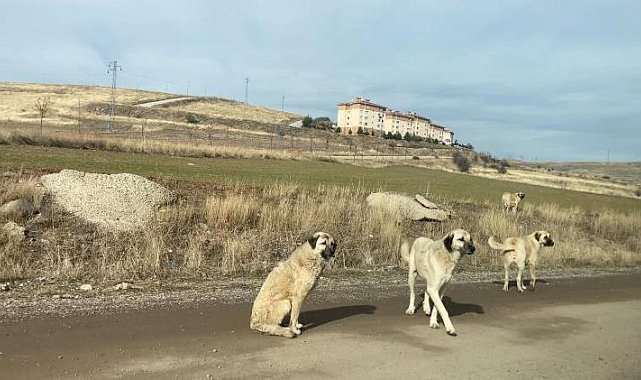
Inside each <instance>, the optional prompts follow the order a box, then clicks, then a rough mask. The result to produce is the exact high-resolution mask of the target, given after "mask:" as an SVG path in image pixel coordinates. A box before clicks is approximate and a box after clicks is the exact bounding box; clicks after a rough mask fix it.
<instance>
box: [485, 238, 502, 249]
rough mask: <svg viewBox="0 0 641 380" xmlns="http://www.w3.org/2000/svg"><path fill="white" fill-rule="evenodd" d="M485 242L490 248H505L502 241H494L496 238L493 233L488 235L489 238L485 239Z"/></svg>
mask: <svg viewBox="0 0 641 380" xmlns="http://www.w3.org/2000/svg"><path fill="white" fill-rule="evenodd" d="M487 244H488V245H489V246H490V247H491V248H492V249H501V250H505V245H503V244H502V243H499V242H498V241H496V238H495V237H494V236H493V235H490V238H489V239H487Z"/></svg>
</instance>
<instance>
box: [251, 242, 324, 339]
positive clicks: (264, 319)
mask: <svg viewBox="0 0 641 380" xmlns="http://www.w3.org/2000/svg"><path fill="white" fill-rule="evenodd" d="M335 250H336V243H335V242H334V238H332V237H331V236H330V235H329V234H326V233H324V232H316V233H315V234H314V235H313V236H312V237H311V238H309V240H308V241H306V242H305V243H303V244H302V245H300V246H298V248H296V249H295V250H294V252H292V254H291V256H290V257H289V258H288V259H287V260H285V261H281V262H280V263H278V265H276V267H275V268H274V269H273V270H272V271H271V272H270V273H269V275H268V276H267V279H266V280H265V282H264V283H263V286H262V287H261V288H260V291H259V292H258V295H257V296H256V300H254V306H253V307H252V315H251V320H250V324H249V327H250V328H251V329H252V330H256V331H260V332H263V333H267V334H270V335H277V336H284V337H287V338H293V337H295V336H297V335H299V334H300V333H301V331H300V329H301V327H303V325H302V324H300V323H298V316H299V314H300V309H301V306H302V304H303V301H305V298H306V297H307V294H309V292H310V291H311V290H312V289H313V288H314V286H315V285H316V281H317V280H318V276H320V274H321V272H322V271H323V268H324V267H325V263H326V262H327V261H329V260H330V259H331V258H332V257H334V251H335ZM287 315H289V326H288V327H284V326H282V325H281V324H282V323H283V319H285V317H286V316H287Z"/></svg>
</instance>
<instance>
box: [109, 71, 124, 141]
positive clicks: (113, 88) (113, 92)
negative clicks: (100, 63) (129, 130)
mask: <svg viewBox="0 0 641 380" xmlns="http://www.w3.org/2000/svg"><path fill="white" fill-rule="evenodd" d="M118 71H122V66H120V65H119V64H118V61H112V62H109V64H108V65H107V74H109V73H112V75H113V77H112V80H111V105H110V109H109V117H110V120H109V122H108V123H107V126H108V129H109V132H111V131H112V129H113V124H114V120H115V119H116V78H117V77H118V74H117V73H118Z"/></svg>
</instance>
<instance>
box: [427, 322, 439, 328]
mask: <svg viewBox="0 0 641 380" xmlns="http://www.w3.org/2000/svg"><path fill="white" fill-rule="evenodd" d="M430 328H432V329H438V328H441V325H439V324H438V322H430Z"/></svg>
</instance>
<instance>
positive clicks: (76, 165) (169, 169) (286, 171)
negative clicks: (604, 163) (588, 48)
mask: <svg viewBox="0 0 641 380" xmlns="http://www.w3.org/2000/svg"><path fill="white" fill-rule="evenodd" d="M21 167H24V168H26V169H39V170H42V171H58V170H61V169H76V170H81V171H89V172H100V173H117V172H129V173H135V174H139V175H143V176H146V177H156V178H166V179H172V180H178V181H192V182H201V183H212V184H225V183H231V182H240V183H245V184H253V185H262V184H269V183H274V182H292V183H298V184H300V185H302V186H308V187H317V186H318V185H320V184H325V185H336V186H341V187H343V186H350V187H361V188H363V189H366V190H371V191H398V192H404V193H408V194H414V193H424V192H426V191H429V192H430V193H432V194H433V195H434V196H435V197H436V198H437V199H438V198H443V199H448V200H452V201H455V200H459V201H473V202H485V201H489V202H497V203H498V202H499V199H500V194H501V193H502V192H504V191H516V190H520V191H524V192H525V193H527V196H526V201H527V202H530V203H534V204H543V203H554V204H558V205H559V206H561V207H573V206H577V207H581V208H585V209H589V210H598V209H603V208H608V209H613V210H618V211H626V210H634V211H638V210H641V201H640V200H637V199H632V198H622V197H613V196H605V195H596V194H589V193H581V192H576V191H569V190H561V189H553V188H547V187H542V186H535V185H526V184H517V183H512V182H505V181H500V180H493V179H486V178H479V177H473V176H469V175H466V174H454V173H447V172H442V171H437V170H430V169H422V168H415V167H410V166H391V167H385V168H376V169H372V168H362V167H356V166H351V165H346V164H339V163H332V162H322V161H307V160H305V161H287V160H271V159H262V160H261V159H212V158H188V157H173V156H164V155H153V154H139V153H121V152H108V151H92V150H77V149H63V148H40V147H33V146H6V145H5V146H0V170H3V171H11V170H18V169H20V168H21Z"/></svg>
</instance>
